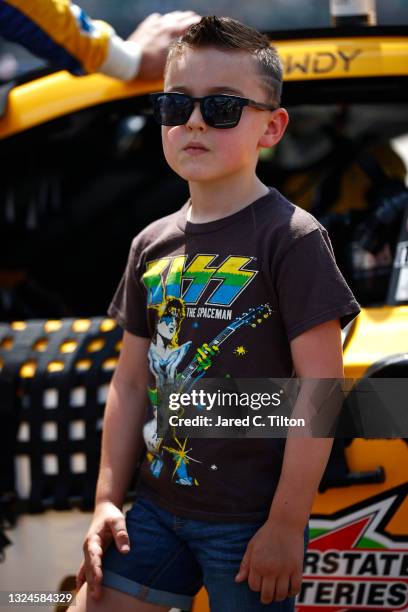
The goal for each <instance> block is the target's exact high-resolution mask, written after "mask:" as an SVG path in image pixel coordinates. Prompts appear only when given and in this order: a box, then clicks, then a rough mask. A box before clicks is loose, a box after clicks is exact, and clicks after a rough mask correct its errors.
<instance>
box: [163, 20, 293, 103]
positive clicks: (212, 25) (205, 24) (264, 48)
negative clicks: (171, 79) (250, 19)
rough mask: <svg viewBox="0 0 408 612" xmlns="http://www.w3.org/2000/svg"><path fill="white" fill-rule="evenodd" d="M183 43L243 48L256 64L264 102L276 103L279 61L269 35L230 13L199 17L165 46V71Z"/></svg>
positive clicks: (280, 76) (234, 48)
mask: <svg viewBox="0 0 408 612" xmlns="http://www.w3.org/2000/svg"><path fill="white" fill-rule="evenodd" d="M186 47H191V48H193V49H200V48H201V49H202V48H208V47H214V48H216V49H220V50H231V51H234V50H235V51H247V52H248V53H250V54H251V55H252V56H253V57H254V59H255V62H256V65H257V67H258V73H259V75H260V77H261V79H262V82H263V85H264V88H265V91H266V94H267V96H268V102H276V103H277V104H279V103H280V99H281V93H282V74H283V70H282V63H281V60H280V58H279V55H278V52H277V51H276V49H275V47H273V46H271V45H270V43H269V39H268V37H267V36H265V35H264V34H261V33H260V32H258V30H255V29H254V28H251V27H250V26H247V25H244V24H243V23H241V22H240V21H237V20H236V19H232V18H231V17H216V16H215V15H209V16H206V17H202V18H201V20H200V21H199V22H198V23H195V24H194V25H192V26H190V27H189V28H188V30H187V32H185V34H183V36H181V37H180V38H178V39H177V40H175V41H174V42H173V43H172V44H171V45H170V47H169V52H168V55H167V61H166V67H165V71H164V72H165V74H166V72H167V70H168V67H169V64H170V62H171V61H172V59H173V58H174V57H175V56H177V55H180V54H182V53H183V50H184V49H185V48H186Z"/></svg>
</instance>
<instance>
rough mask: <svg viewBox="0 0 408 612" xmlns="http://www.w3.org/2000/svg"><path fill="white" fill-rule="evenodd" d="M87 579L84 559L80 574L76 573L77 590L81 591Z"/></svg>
mask: <svg viewBox="0 0 408 612" xmlns="http://www.w3.org/2000/svg"><path fill="white" fill-rule="evenodd" d="M85 580H86V576H85V563H84V561H82V563H81V567H80V568H79V571H78V574H77V575H76V579H75V584H76V590H77V591H79V589H80V588H81V586H82V585H83V584H84V582H85Z"/></svg>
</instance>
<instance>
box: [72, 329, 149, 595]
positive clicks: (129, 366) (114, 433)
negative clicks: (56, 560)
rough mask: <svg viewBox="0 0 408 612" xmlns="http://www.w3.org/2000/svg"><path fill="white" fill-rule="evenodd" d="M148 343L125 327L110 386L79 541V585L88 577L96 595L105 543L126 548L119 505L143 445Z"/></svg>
mask: <svg viewBox="0 0 408 612" xmlns="http://www.w3.org/2000/svg"><path fill="white" fill-rule="evenodd" d="M149 344H150V339H149V338H141V337H137V336H134V335H132V334H130V333H128V332H126V331H125V332H124V335H123V340H122V349H121V352H120V356H119V361H118V364H117V367H116V370H115V373H114V375H113V377H112V380H111V384H110V387H109V392H108V398H107V402H106V407H105V415H104V424H103V432H102V449H101V462H100V468H99V477H98V483H97V487H96V496H95V511H94V515H93V519H92V522H91V525H90V527H89V529H88V532H87V534H86V537H85V541H84V544H83V551H84V561H83V562H82V564H81V567H80V569H79V571H78V574H77V589H79V588H80V587H81V586H82V584H83V583H84V582H85V580H86V581H87V583H88V588H89V590H90V593H91V596H92V597H93V598H94V599H96V600H97V599H99V598H100V597H101V594H102V591H101V581H102V556H103V552H104V551H105V550H106V548H107V546H108V545H109V543H110V542H111V541H112V539H114V540H115V545H116V546H117V548H118V550H119V551H120V552H123V553H126V552H128V551H129V546H130V542H129V536H128V533H127V530H126V522H125V517H124V514H123V512H122V506H123V502H124V499H125V495H126V492H127V489H128V486H129V483H130V480H131V477H132V475H133V473H134V470H135V466H136V463H137V461H138V459H139V458H140V455H141V452H142V450H143V447H144V442H143V424H144V420H145V414H146V408H147V380H148V359H147V351H148V347H149Z"/></svg>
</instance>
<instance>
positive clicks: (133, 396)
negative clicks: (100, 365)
mask: <svg viewBox="0 0 408 612" xmlns="http://www.w3.org/2000/svg"><path fill="white" fill-rule="evenodd" d="M149 344H150V339H149V338H141V337H138V336H134V335H133V334H130V333H129V332H127V331H125V332H124V334H123V340H122V349H121V352H120V356H119V361H118V364H117V367H116V370H115V373H114V375H113V377H112V380H111V384H110V386H109V392H108V398H107V402H106V407H105V414H104V422H103V431H102V449H101V461H100V468H99V477H98V483H97V487H96V496H95V505H97V504H99V503H101V502H103V501H111V502H113V503H114V504H115V505H116V506H118V507H120V508H121V507H122V505H123V501H124V498H125V495H126V491H127V488H128V486H129V482H130V479H131V477H132V474H133V472H134V469H135V466H136V463H137V461H138V460H139V458H140V455H141V452H142V450H143V446H144V442H143V424H144V420H145V415H146V409H147V380H148V378H147V376H148V359H147V351H148V348H149Z"/></svg>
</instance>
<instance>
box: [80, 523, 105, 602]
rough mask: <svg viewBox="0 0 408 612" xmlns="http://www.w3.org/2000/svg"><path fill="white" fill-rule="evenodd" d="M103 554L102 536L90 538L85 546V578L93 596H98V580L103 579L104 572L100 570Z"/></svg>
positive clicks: (95, 535)
mask: <svg viewBox="0 0 408 612" xmlns="http://www.w3.org/2000/svg"><path fill="white" fill-rule="evenodd" d="M102 554H103V550H102V546H101V538H100V536H98V535H97V534H94V535H92V536H89V537H88V538H87V540H86V542H85V544H84V555H85V576H86V581H87V583H88V589H89V591H90V593H91V595H92V596H93V595H94V594H96V595H97V594H98V579H99V580H101V579H102V571H101V570H100V560H101V559H102Z"/></svg>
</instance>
